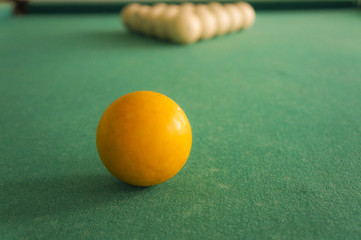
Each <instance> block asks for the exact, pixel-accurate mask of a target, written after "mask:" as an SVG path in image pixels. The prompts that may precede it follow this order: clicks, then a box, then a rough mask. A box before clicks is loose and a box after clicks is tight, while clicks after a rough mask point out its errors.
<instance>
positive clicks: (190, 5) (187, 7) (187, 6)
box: [179, 2, 196, 11]
mask: <svg viewBox="0 0 361 240" xmlns="http://www.w3.org/2000/svg"><path fill="white" fill-rule="evenodd" d="M179 6H180V8H181V10H190V11H194V9H195V8H196V5H194V4H193V3H190V2H185V3H182V4H181V5H179Z"/></svg>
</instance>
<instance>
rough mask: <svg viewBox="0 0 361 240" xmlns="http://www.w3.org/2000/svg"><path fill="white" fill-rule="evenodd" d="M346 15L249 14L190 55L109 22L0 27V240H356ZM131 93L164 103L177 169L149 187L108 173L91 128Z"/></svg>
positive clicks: (72, 20)
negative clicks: (186, 137)
mask: <svg viewBox="0 0 361 240" xmlns="http://www.w3.org/2000/svg"><path fill="white" fill-rule="evenodd" d="M360 20H361V13H360V11H358V10H329V11H288V12H287V11H283V12H259V13H258V15H257V22H256V25H255V26H254V28H253V29H250V30H246V31H243V32H239V33H236V34H231V35H227V36H224V37H218V38H215V39H212V40H209V41H205V42H200V43H197V44H194V45H191V46H186V47H184V46H177V45H172V44H166V43H162V42H158V41H156V40H151V39H147V38H141V37H139V36H133V35H131V34H128V33H127V32H126V31H125V29H124V27H122V26H121V25H120V24H119V19H118V16H116V15H81V16H77V15H68V16H61V15H58V16H23V17H19V18H12V19H9V20H7V21H4V22H1V23H0V110H1V114H0V164H1V165H0V221H1V222H0V236H1V237H0V238H1V239H4V240H5V239H360V236H361V195H360V193H361V154H360V150H361V67H360V66H361V65H360V63H361V44H360V39H361V28H360V23H361V22H360ZM135 90H153V91H157V92H160V93H163V94H165V95H167V96H169V97H171V98H172V99H174V100H175V101H176V102H177V103H178V104H179V105H180V106H181V107H182V108H183V110H184V111H185V112H186V114H187V116H188V118H189V121H190V123H191V126H192V130H193V146H192V151H191V154H190V157H189V159H188V162H187V163H186V165H185V167H184V168H183V169H182V170H181V171H180V173H179V174H177V175H176V176H175V177H174V178H172V179H171V180H169V181H168V182H165V183H163V184H161V185H158V186H154V187H149V188H136V187H131V186H128V185H126V184H124V183H122V182H120V181H118V180H117V179H115V178H114V177H113V176H111V175H110V173H108V172H107V170H106V169H105V168H104V167H103V165H102V163H101V161H100V160H99V157H98V155H97V152H96V146H95V131H96V127H97V123H98V121H99V119H100V117H101V114H102V113H103V111H104V110H105V108H106V107H107V106H108V105H109V104H110V103H111V102H112V101H114V100H115V99H116V98H118V97H120V96H121V95H123V94H126V93H128V92H131V91H135Z"/></svg>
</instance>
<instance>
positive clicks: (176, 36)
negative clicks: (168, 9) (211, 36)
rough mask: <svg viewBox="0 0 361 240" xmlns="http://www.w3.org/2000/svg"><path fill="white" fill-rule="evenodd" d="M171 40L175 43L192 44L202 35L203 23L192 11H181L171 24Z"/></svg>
mask: <svg viewBox="0 0 361 240" xmlns="http://www.w3.org/2000/svg"><path fill="white" fill-rule="evenodd" d="M169 26H170V28H169V30H170V32H169V34H170V39H171V40H172V41H173V42H175V43H180V44H190V43H194V42H196V41H198V40H199V39H200V37H201V34H202V23H201V21H200V20H199V18H198V17H197V15H196V14H195V13H193V12H192V11H184V10H183V11H179V12H178V14H177V15H176V17H174V18H173V19H171V21H170V23H169Z"/></svg>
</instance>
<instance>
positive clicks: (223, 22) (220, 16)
mask: <svg viewBox="0 0 361 240" xmlns="http://www.w3.org/2000/svg"><path fill="white" fill-rule="evenodd" d="M208 6H209V8H210V9H211V11H212V12H213V13H214V15H215V16H216V19H217V26H218V29H217V35H218V36H221V35H224V34H227V33H228V32H229V31H230V29H231V17H230V15H229V13H228V12H227V11H226V9H225V8H224V7H223V6H222V5H221V4H220V3H217V2H212V3H210V4H209V5H208Z"/></svg>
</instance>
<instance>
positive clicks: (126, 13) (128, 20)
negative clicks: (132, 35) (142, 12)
mask: <svg viewBox="0 0 361 240" xmlns="http://www.w3.org/2000/svg"><path fill="white" fill-rule="evenodd" d="M139 7H140V5H139V4H138V3H132V4H129V5H127V6H126V7H125V8H124V9H122V11H121V14H120V16H121V18H122V20H123V23H124V24H125V25H126V26H127V28H128V29H129V30H132V31H133V30H134V16H135V13H136V12H137V11H138V9H139Z"/></svg>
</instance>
